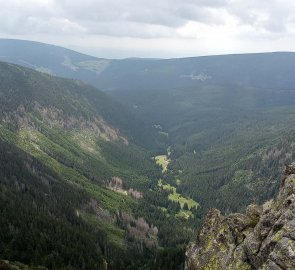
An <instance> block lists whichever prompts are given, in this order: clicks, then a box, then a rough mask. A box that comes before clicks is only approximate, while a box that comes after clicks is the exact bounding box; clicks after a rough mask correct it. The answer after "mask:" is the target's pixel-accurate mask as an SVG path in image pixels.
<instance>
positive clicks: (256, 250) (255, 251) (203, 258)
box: [186, 163, 295, 270]
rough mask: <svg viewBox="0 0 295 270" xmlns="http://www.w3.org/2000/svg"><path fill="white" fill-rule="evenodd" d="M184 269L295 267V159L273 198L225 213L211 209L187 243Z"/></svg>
mask: <svg viewBox="0 0 295 270" xmlns="http://www.w3.org/2000/svg"><path fill="white" fill-rule="evenodd" d="M186 269H187V270H209V269H210V270H215V269H216V270H217V269H224V270H226V269H232V270H248V269H249V270H253V269H261V270H280V269H288V270H289V269H295V163H292V164H291V165H288V166H286V170H285V175H284V177H283V179H282V182H281V187H280V191H279V194H278V196H277V198H276V199H275V200H273V201H268V202H266V203H265V204H264V205H262V206H258V205H250V206H248V207H247V210H246V212H245V213H244V214H231V215H229V216H226V217H225V216H223V215H221V213H220V212H219V211H218V210H216V209H213V210H211V211H210V212H209V213H208V215H207V217H206V219H205V222H204V225H203V227H202V229H201V230H200V232H199V234H198V236H197V239H196V241H195V242H192V243H190V244H189V246H188V247H187V251H186Z"/></svg>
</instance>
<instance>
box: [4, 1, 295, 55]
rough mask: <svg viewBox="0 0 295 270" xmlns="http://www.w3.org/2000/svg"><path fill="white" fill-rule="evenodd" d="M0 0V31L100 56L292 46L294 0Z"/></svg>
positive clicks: (219, 52) (246, 50) (294, 39)
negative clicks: (118, 1)
mask: <svg viewBox="0 0 295 270" xmlns="http://www.w3.org/2000/svg"><path fill="white" fill-rule="evenodd" d="M0 2H1V4H2V5H1V10H0V15H1V18H2V22H3V23H2V24H1V25H0V38H9V39H22V40H32V41H38V42H43V43H49V44H54V45H57V46H62V47H66V48H69V49H72V50H75V51H79V52H83V53H85V54H90V55H93V56H96V57H102V58H130V57H140V58H177V57H192V56H204V55H223V54H237V53H238V54H240V53H257V52H275V51H293V50H294V48H293V46H292V44H294V43H295V15H294V14H295V12H294V11H295V3H294V2H293V1H290V0H283V1H280V2H279V1H276V0H271V1H259V2H257V1H247V2H245V1H240V0H210V1H203V0H199V1H191V0H185V1H179V0H170V1H168V0H163V1H160V2H159V1H145V0H140V1H136V2H134V1H131V0H121V1H120V3H119V4H118V3H117V1H114V0H112V1H106V0H100V1H94V0H85V1H75V2H72V1H67V0H60V1H57V0H38V1H37V0H28V1H25V2H22V1H18V0H11V1H3V0H0Z"/></svg>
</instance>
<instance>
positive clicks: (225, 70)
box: [0, 39, 295, 91]
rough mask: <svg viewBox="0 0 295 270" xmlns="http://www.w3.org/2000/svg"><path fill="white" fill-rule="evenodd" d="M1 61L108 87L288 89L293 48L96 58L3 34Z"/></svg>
mask: <svg viewBox="0 0 295 270" xmlns="http://www.w3.org/2000/svg"><path fill="white" fill-rule="evenodd" d="M0 52H1V53H0V60H2V61H7V62H12V63H16V64H19V65H23V66H26V67H30V68H34V69H36V70H39V71H42V72H46V73H50V74H55V75H57V76H62V77H67V78H74V79H79V80H83V81H85V82H88V83H91V84H92V85H94V86H96V87H98V88H100V89H102V90H105V91H118V90H124V89H125V90H126V89H128V90H130V89H137V90H144V89H163V88H165V89H167V88H175V87H176V88H177V87H192V86H198V85H204V84H205V85H206V84H219V85H235V84H237V85H241V84H243V85H246V86H251V87H263V88H275V87H282V88H288V86H289V85H290V84H293V83H295V78H294V76H293V73H292V70H294V69H295V53H293V52H275V53H253V54H233V55H219V56H202V57H190V58H176V59H140V58H129V59H121V60H112V59H103V58H96V57H93V56H89V55H85V54H82V53H78V52H75V51H73V50H69V49H65V48H62V47H58V46H53V45H48V44H43V43H38V42H32V41H22V40H9V39H0Z"/></svg>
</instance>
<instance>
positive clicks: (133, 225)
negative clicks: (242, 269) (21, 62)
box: [0, 63, 197, 269]
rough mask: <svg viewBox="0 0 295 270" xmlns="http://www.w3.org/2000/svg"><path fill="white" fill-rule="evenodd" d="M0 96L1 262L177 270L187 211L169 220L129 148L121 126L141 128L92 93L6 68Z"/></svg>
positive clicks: (144, 155)
mask: <svg viewBox="0 0 295 270" xmlns="http://www.w3.org/2000/svg"><path fill="white" fill-rule="evenodd" d="M0 95H1V99H0V103H1V113H0V119H1V120H0V121H1V122H0V148H1V149H0V153H1V161H0V166H1V169H0V172H1V173H0V174H1V175H0V184H1V189H0V193H1V195H0V205H1V207H0V211H1V220H0V222H1V234H0V257H1V258H3V259H5V260H9V261H20V262H21V263H24V264H27V265H42V266H45V267H47V268H49V269H56V268H58V269H60V268H66V267H67V268H66V269H101V268H102V267H103V266H104V265H108V269H123V268H124V269H140V267H141V268H142V269H153V268H155V269H156V268H157V267H161V269H171V268H179V267H180V266H181V265H182V264H183V258H184V257H183V256H184V255H183V254H184V253H183V250H184V245H185V243H186V242H187V241H188V240H189V238H190V237H191V235H192V233H193V231H194V230H193V228H194V227H195V226H194V224H195V220H196V218H195V217H194V215H193V212H194V211H197V207H195V206H194V207H190V208H192V209H191V210H192V211H190V213H191V217H190V218H189V220H188V219H187V218H183V217H181V216H179V217H178V214H179V213H181V208H182V207H181V205H180V204H178V203H177V202H175V201H172V200H169V199H168V196H167V193H168V191H167V190H165V189H164V188H162V186H160V185H159V181H160V180H159V179H160V178H161V177H162V174H163V173H162V172H161V168H160V166H158V165H157V164H156V161H155V160H154V159H153V155H154V154H153V153H152V152H149V151H147V150H146V149H145V148H143V147H142V146H138V145H137V144H136V142H137V140H138V138H137V135H136V134H135V135H134V133H133V132H132V130H133V128H132V127H130V126H132V125H138V126H137V128H138V129H140V125H141V123H138V122H137V121H136V120H134V119H133V118H132V116H130V115H129V114H128V112H126V111H124V109H123V108H121V106H120V105H118V104H117V103H116V102H115V101H113V100H112V99H111V98H109V97H107V96H106V95H105V94H103V93H101V92H99V91H98V90H97V89H94V88H92V87H90V86H87V85H85V84H83V83H81V82H78V81H71V80H65V79H60V78H56V77H52V76H51V75H46V74H41V73H39V72H36V71H32V70H29V69H26V68H22V67H20V66H15V65H12V64H6V63H1V64H0ZM141 130H144V127H143V128H142V129H141ZM141 139H142V140H141V141H142V145H145V140H144V138H141ZM183 207H184V206H183ZM171 225H172V226H171ZM184 226H186V228H185V227H184ZM184 228H185V229H184ZM171 235H173V237H171Z"/></svg>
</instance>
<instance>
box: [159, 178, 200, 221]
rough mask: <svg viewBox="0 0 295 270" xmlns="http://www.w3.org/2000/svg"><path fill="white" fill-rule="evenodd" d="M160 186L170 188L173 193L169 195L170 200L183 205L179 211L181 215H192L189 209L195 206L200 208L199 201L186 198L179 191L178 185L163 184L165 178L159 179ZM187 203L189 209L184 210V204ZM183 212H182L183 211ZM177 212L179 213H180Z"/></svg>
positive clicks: (165, 188)
mask: <svg viewBox="0 0 295 270" xmlns="http://www.w3.org/2000/svg"><path fill="white" fill-rule="evenodd" d="M158 186H159V187H160V188H162V189H164V190H168V191H170V192H171V193H170V194H169V195H168V200H170V201H173V202H178V203H179V204H180V207H181V211H180V212H179V213H178V214H179V216H181V217H186V216H188V217H190V216H191V215H192V213H191V212H190V211H189V210H191V209H193V208H198V207H199V203H197V202H196V201H194V200H193V199H191V198H185V197H183V196H182V195H181V194H179V193H177V189H176V187H173V186H171V185H170V184H163V180H162V179H159V181H158ZM185 204H187V207H188V210H184V205H185ZM181 212H182V213H181ZM178 214H177V215H178Z"/></svg>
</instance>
